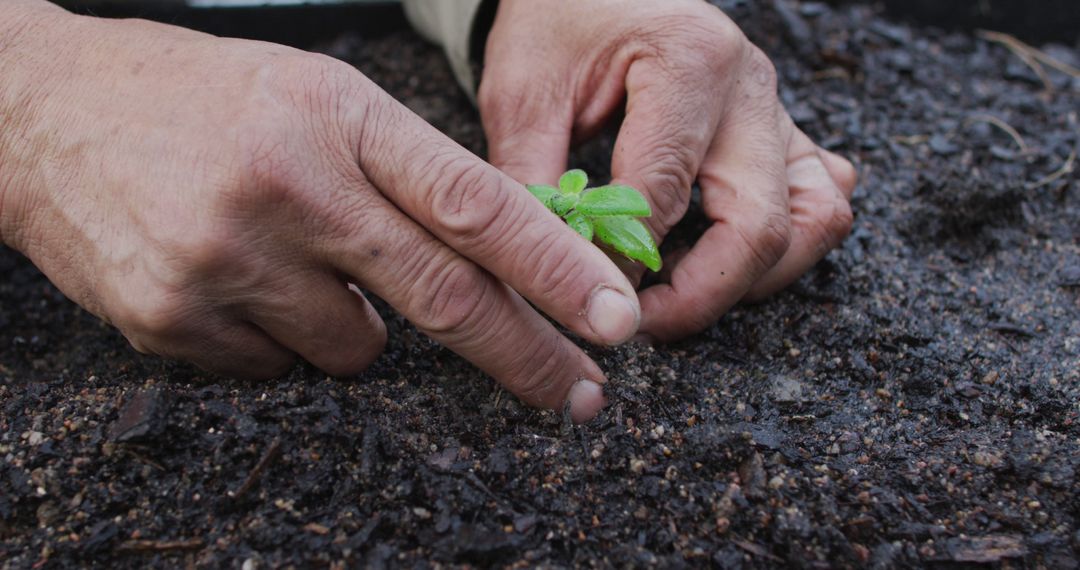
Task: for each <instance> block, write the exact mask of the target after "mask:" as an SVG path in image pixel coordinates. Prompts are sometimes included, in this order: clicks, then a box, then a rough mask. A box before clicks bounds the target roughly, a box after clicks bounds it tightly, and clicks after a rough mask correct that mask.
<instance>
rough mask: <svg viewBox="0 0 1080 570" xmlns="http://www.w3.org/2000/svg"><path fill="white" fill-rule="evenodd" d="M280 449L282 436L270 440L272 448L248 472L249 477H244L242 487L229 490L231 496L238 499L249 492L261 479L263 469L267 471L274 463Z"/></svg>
mask: <svg viewBox="0 0 1080 570" xmlns="http://www.w3.org/2000/svg"><path fill="white" fill-rule="evenodd" d="M280 451H281V438H280V437H275V438H274V441H272V442H270V448H269V449H267V450H266V453H264V454H263V456H262V458H261V459H259V462H258V463H256V464H255V468H254V469H252V470H251V473H248V476H247V479H244V483H243V484H242V485H240V488H239V489H237V490H236V491H235V492H233V491H229V498H230V499H236V500H238V499H240V498H241V497H243V496H244V495H245V494H247V492H248V491H250V490H251V488H252V487H254V486H255V483H257V482H258V481H259V476H261V475H262V473H263V471H266V468H267V467H269V466H270V463H272V462H273V461H274V459H277V456H278V452H280Z"/></svg>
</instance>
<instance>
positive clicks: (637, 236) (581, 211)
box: [526, 170, 661, 271]
mask: <svg viewBox="0 0 1080 570" xmlns="http://www.w3.org/2000/svg"><path fill="white" fill-rule="evenodd" d="M588 184H589V177H588V176H586V175H585V172H584V171H582V170H570V171H568V172H566V173H565V174H563V175H562V176H561V177H559V187H558V188H555V187H554V186H545V185H542V184H531V185H528V186H526V187H527V188H528V189H529V192H532V195H533V196H536V197H537V198H538V199H539V200H540V201H541V202H543V203H544V205H545V206H547V208H548V209H549V210H551V211H552V212H554V213H555V214H556V215H557V216H559V217H561V218H562V219H564V220H566V224H567V225H569V226H570V227H571V228H572V229H573V230H574V231H576V232H577V233H579V234H581V236H582V237H584V238H585V239H587V240H589V241H592V239H593V236H594V235H595V237H596V238H597V239H599V240H600V242H601V243H603V244H604V245H606V246H607V247H609V248H611V249H613V250H615V251H617V252H619V253H621V254H623V255H625V256H626V257H629V258H630V259H633V260H634V261H639V262H641V263H642V264H644V265H645V267H648V268H649V269H651V270H653V271H660V264H661V261H660V250H659V249H658V248H657V247H656V242H655V241H654V240H653V237H652V234H651V233H649V229H648V228H646V227H645V224H643V223H641V220H639V219H638V218H647V217H649V216H651V215H652V209H651V208H649V203H648V202H647V201H646V200H645V197H644V196H642V195H641V193H640V192H638V191H637V190H635V189H633V188H631V187H629V186H624V185H621V184H612V185H608V186H600V187H597V188H589V189H586V188H585V187H586V186H587V185H588Z"/></svg>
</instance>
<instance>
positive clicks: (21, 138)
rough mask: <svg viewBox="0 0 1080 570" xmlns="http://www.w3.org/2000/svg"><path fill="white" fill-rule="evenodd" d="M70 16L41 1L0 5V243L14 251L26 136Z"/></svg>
mask: <svg viewBox="0 0 1080 570" xmlns="http://www.w3.org/2000/svg"><path fill="white" fill-rule="evenodd" d="M68 17H70V15H69V14H68V13H67V12H65V11H63V10H62V9H60V8H58V7H56V6H55V5H53V4H52V3H50V2H46V1H45V0H4V1H3V2H2V3H0V243H3V244H6V245H12V246H15V245H16V244H15V243H14V241H15V236H16V234H18V233H20V232H19V230H20V226H21V225H23V222H22V218H23V217H24V212H25V211H26V210H27V208H28V207H29V202H30V201H31V200H30V192H31V188H32V187H33V184H32V183H31V182H30V179H31V178H33V176H34V174H33V173H34V170H35V168H34V162H36V160H38V158H36V157H35V151H34V149H33V148H32V147H33V144H32V143H31V142H30V140H28V139H29V136H28V128H29V123H30V121H31V118H32V114H33V112H34V107H35V103H36V101H37V100H38V99H39V98H40V97H41V95H42V93H43V92H44V91H46V90H47V89H48V85H47V79H45V78H46V77H47V76H48V74H47V73H46V69H47V68H49V67H52V66H53V65H54V62H55V61H56V60H57V59H58V56H59V54H58V53H50V52H53V51H59V50H60V49H61V46H60V45H57V42H54V41H50V40H49V38H50V37H57V36H56V35H55V33H56V29H57V27H58V26H60V25H62V21H63V20H65V19H66V18H68Z"/></svg>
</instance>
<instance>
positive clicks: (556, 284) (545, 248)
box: [520, 233, 591, 300]
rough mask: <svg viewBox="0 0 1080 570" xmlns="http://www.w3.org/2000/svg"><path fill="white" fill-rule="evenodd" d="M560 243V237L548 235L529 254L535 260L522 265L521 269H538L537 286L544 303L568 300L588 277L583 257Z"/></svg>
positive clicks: (536, 271) (524, 262)
mask: <svg viewBox="0 0 1080 570" xmlns="http://www.w3.org/2000/svg"><path fill="white" fill-rule="evenodd" d="M559 241H560V240H559V235H558V234H555V233H549V234H545V235H544V236H543V237H541V239H540V240H539V241H538V242H536V244H535V246H534V247H533V248H532V251H530V252H528V253H529V255H530V256H531V259H528V260H522V263H521V264H520V266H521V267H533V268H535V272H534V273H533V275H534V279H535V281H534V286H535V287H536V291H537V293H538V295H539V296H540V297H541V298H543V299H551V300H555V299H565V298H566V297H567V296H568V294H570V292H572V291H574V287H573V286H574V284H575V283H577V281H578V279H580V278H581V277H582V276H585V275H587V271H586V266H585V262H583V260H582V259H581V256H580V255H575V254H574V252H573V251H572V250H571V249H568V248H565V247H560V246H559V245H558V244H559ZM590 247H591V246H590Z"/></svg>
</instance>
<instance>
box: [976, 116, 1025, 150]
mask: <svg viewBox="0 0 1080 570" xmlns="http://www.w3.org/2000/svg"><path fill="white" fill-rule="evenodd" d="M972 123H989V124H991V125H993V126H995V127H997V128H999V129H1001V130H1002V131H1004V132H1005V134H1007V135H1009V136H1010V137H1012V140H1013V142H1015V143H1016V146H1018V147H1020V152H1021V153H1022V154H1027V153H1028V151H1029V150H1030V148H1029V147H1028V145H1027V142H1025V141H1024V137H1022V136H1020V133H1019V132H1017V130H1016V129H1014V128H1013V127H1012V125H1010V124H1009V123H1006V122H1005V121H1003V120H1001V119H999V118H997V117H995V116H993V115H983V114H979V115H972V116H970V117H968V118H967V120H965V121H964V124H965V125H970V124H972Z"/></svg>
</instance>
